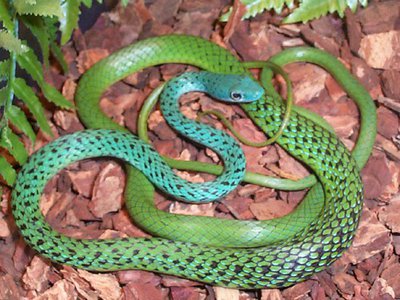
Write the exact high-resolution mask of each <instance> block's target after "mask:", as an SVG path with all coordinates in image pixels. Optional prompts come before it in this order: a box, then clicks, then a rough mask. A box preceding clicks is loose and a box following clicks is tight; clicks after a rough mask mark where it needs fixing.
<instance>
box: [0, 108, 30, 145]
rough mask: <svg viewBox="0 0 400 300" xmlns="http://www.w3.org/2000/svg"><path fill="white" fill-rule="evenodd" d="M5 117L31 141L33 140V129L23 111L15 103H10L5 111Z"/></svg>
mask: <svg viewBox="0 0 400 300" xmlns="http://www.w3.org/2000/svg"><path fill="white" fill-rule="evenodd" d="M6 114H7V117H8V119H9V121H10V122H11V123H12V124H13V125H14V126H15V127H17V128H18V129H19V130H21V131H22V132H23V133H24V134H25V135H26V136H27V137H28V138H29V139H30V140H31V141H32V142H35V140H36V135H35V132H34V131H33V128H32V126H31V124H30V123H29V121H28V119H27V117H26V115H25V113H24V112H23V111H22V110H21V109H20V108H19V107H18V106H15V105H11V106H10V107H9V108H8V110H7V112H6Z"/></svg>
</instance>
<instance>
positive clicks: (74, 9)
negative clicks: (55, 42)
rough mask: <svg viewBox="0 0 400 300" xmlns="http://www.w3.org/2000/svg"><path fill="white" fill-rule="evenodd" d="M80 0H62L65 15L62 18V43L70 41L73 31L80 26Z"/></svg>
mask: <svg viewBox="0 0 400 300" xmlns="http://www.w3.org/2000/svg"><path fill="white" fill-rule="evenodd" d="M79 4H80V1H79V0H62V1H61V9H62V12H63V16H62V17H61V18H60V30H61V44H62V45H64V44H65V43H66V42H68V40H69V38H70V37H71V35H72V31H73V30H74V29H75V28H76V27H77V26H78V19H79V14H80V10H79Z"/></svg>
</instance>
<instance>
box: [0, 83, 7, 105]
mask: <svg viewBox="0 0 400 300" xmlns="http://www.w3.org/2000/svg"><path fill="white" fill-rule="evenodd" d="M6 93H7V89H6V88H5V87H3V88H1V89H0V106H4V103H5V102H6V99H7V94H6Z"/></svg>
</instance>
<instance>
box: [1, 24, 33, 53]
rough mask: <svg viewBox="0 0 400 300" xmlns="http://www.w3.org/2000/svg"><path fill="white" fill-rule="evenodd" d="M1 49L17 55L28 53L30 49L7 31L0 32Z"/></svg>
mask: <svg viewBox="0 0 400 300" xmlns="http://www.w3.org/2000/svg"><path fill="white" fill-rule="evenodd" d="M0 48H4V49H5V50H7V51H9V52H15V53H17V54H22V53H25V52H27V51H28V47H27V46H25V45H24V44H23V43H22V41H21V40H20V39H19V38H17V37H15V36H14V35H13V34H12V33H11V32H9V31H5V30H0Z"/></svg>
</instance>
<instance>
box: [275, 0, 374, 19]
mask: <svg viewBox="0 0 400 300" xmlns="http://www.w3.org/2000/svg"><path fill="white" fill-rule="evenodd" d="M358 2H360V3H361V4H362V5H363V6H365V5H366V4H367V3H366V1H364V0H335V1H333V0H318V1H316V0H303V1H302V3H301V5H300V6H299V7H298V8H297V9H295V10H294V11H293V13H291V14H290V15H289V16H288V17H287V18H285V20H284V21H283V22H284V23H295V22H303V23H304V22H307V21H309V20H311V19H316V18H319V17H321V16H323V15H326V14H327V13H328V12H329V13H334V12H337V13H338V14H339V16H340V17H343V16H344V11H345V10H346V8H347V7H350V9H351V10H352V11H353V12H354V11H355V10H356V9H357V3H358Z"/></svg>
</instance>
